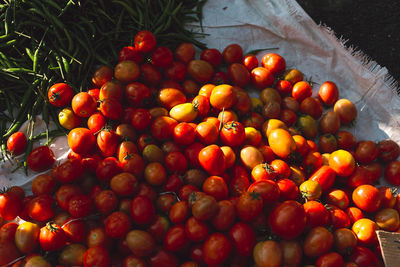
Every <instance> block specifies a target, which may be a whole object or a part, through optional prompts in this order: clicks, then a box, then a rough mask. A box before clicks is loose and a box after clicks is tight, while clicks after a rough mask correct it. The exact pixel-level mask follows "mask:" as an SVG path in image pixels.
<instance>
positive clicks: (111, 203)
mask: <svg viewBox="0 0 400 267" xmlns="http://www.w3.org/2000/svg"><path fill="white" fill-rule="evenodd" d="M94 204H95V206H96V209H97V210H98V211H99V212H100V213H101V214H102V215H108V214H110V213H111V212H112V211H114V210H115V209H116V208H117V206H118V198H117V195H116V194H115V193H114V191H112V190H102V191H100V192H99V193H98V194H96V195H95V197H94Z"/></svg>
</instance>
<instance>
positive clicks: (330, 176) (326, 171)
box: [309, 165, 336, 191]
mask: <svg viewBox="0 0 400 267" xmlns="http://www.w3.org/2000/svg"><path fill="white" fill-rule="evenodd" d="M335 177H336V175H335V171H334V169H333V168H331V167H330V166H326V165H322V166H320V167H319V168H318V169H317V170H316V171H315V172H314V173H313V174H311V176H310V177H309V180H313V181H316V182H318V183H319V184H320V185H321V188H322V190H323V191H327V190H329V188H331V187H332V185H333V184H334V182H335Z"/></svg>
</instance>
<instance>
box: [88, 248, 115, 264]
mask: <svg viewBox="0 0 400 267" xmlns="http://www.w3.org/2000/svg"><path fill="white" fill-rule="evenodd" d="M83 262H84V265H85V266H86V267H109V266H110V264H111V260H110V253H109V252H108V250H107V249H105V248H104V247H103V246H94V247H90V248H89V249H88V250H86V252H85V255H84V257H83Z"/></svg>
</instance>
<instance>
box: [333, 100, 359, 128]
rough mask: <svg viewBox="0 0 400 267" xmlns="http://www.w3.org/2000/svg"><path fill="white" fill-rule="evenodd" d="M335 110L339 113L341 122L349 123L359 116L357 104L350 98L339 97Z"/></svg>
mask: <svg viewBox="0 0 400 267" xmlns="http://www.w3.org/2000/svg"><path fill="white" fill-rule="evenodd" d="M333 110H334V112H336V113H337V114H338V115H339V118H340V122H341V123H343V124H348V123H350V122H352V121H353V120H354V119H355V118H356V117H357V109H356V107H355V105H354V104H353V103H352V102H351V101H350V100H348V99H345V98H343V99H339V100H337V101H336V102H335V105H334V106H333Z"/></svg>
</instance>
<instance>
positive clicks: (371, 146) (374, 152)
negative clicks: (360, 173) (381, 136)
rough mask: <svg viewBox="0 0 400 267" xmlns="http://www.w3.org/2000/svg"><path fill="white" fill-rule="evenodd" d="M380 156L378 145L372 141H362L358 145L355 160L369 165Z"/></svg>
mask: <svg viewBox="0 0 400 267" xmlns="http://www.w3.org/2000/svg"><path fill="white" fill-rule="evenodd" d="M378 155H379V150H378V147H377V145H376V144H375V143H374V142H373V141H371V140H367V141H360V142H358V143H357V146H356V151H355V153H354V158H355V159H356V160H357V161H358V162H360V163H362V164H368V163H371V162H372V161H374V160H376V159H377V158H378Z"/></svg>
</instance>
